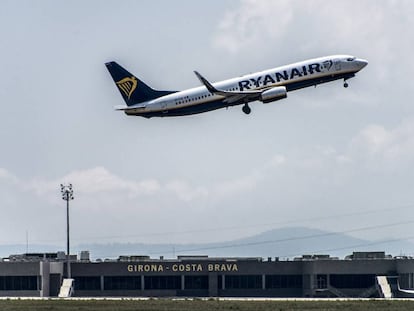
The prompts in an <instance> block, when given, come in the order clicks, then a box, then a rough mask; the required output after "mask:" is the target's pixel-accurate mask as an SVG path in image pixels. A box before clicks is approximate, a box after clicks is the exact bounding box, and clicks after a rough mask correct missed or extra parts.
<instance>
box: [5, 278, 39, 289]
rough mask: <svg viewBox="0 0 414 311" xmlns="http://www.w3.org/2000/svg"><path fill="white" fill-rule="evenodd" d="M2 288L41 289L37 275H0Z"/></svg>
mask: <svg viewBox="0 0 414 311" xmlns="http://www.w3.org/2000/svg"><path fill="white" fill-rule="evenodd" d="M0 290H8V291H19V290H40V288H39V286H38V282H37V276H0Z"/></svg>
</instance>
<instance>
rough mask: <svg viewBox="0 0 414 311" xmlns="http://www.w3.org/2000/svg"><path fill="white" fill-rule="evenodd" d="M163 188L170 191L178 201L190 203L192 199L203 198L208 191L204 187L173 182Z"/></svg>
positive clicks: (180, 181)
mask: <svg viewBox="0 0 414 311" xmlns="http://www.w3.org/2000/svg"><path fill="white" fill-rule="evenodd" d="M165 188H166V189H167V190H170V191H172V192H173V193H174V194H175V195H176V196H177V197H178V198H179V199H180V200H183V201H187V202H188V201H192V200H194V199H199V198H205V197H207V196H208V194H209V191H208V189H206V188H205V187H192V186H191V185H190V184H188V183H187V182H185V181H182V180H175V181H172V182H169V183H167V184H166V186H165Z"/></svg>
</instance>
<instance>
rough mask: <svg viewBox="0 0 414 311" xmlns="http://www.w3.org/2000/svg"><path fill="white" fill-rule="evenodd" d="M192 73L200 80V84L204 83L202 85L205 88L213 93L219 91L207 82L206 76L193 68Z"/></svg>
mask: <svg viewBox="0 0 414 311" xmlns="http://www.w3.org/2000/svg"><path fill="white" fill-rule="evenodd" d="M194 73H195V75H196V76H197V78H198V79H199V80H200V82H201V83H202V84H204V86H205V87H206V88H207V90H209V91H210V92H211V93H213V94H215V93H220V91H219V90H217V89H216V88H215V87H214V86H213V85H212V84H211V83H210V82H208V80H207V79H206V78H204V77H203V76H202V75H201V74H200V73H199V72H197V71H195V70H194Z"/></svg>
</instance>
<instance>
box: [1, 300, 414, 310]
mask: <svg viewBox="0 0 414 311" xmlns="http://www.w3.org/2000/svg"><path fill="white" fill-rule="evenodd" d="M0 310H1V311H20V310H30V311H51V310H56V311H63V310H65V311H69V310H71V311H72V310H76V311H82V310H85V311H86V310H88V311H95V310H96V311H98V310H99V311H133V310H136V311H187V310H188V311H190V310H191V311H195V310H197V311H211V310H220V311H225V310H231V311H234V310H239V311H244V310H246V311H247V310H249V311H250V310H255V311H256V310H257V311H267V310H269V311H270V310H272V311H282V310H283V311H289V310H301V311H302V310H305V311H306V310H312V311H319V310H321V311H322V310H323V311H328V310H347V311H349V310H358V311H359V310H375V311H382V310H384V311H393V310H395V311H397V310H398V311H405V310H407V311H408V310H410V311H411V310H414V301H399V300H397V301H396V300H394V301H393V300H383V301H379V300H361V301H222V300H197V299H195V300H172V299H149V300H118V301H114V300H0Z"/></svg>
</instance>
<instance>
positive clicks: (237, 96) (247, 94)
mask: <svg viewBox="0 0 414 311" xmlns="http://www.w3.org/2000/svg"><path fill="white" fill-rule="evenodd" d="M194 73H195V75H196V76H197V78H198V79H199V80H200V82H201V83H202V84H203V85H204V86H205V87H206V88H207V90H209V92H210V93H213V94H216V95H220V96H224V97H225V99H224V102H226V103H228V104H232V103H235V102H250V101H254V100H257V99H259V98H260V95H261V94H262V92H263V91H244V92H234V91H224V90H219V89H216V88H215V87H214V86H213V85H212V84H211V83H210V82H209V81H208V80H207V79H206V78H204V77H203V76H202V75H201V74H200V73H199V72H197V71H194Z"/></svg>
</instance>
